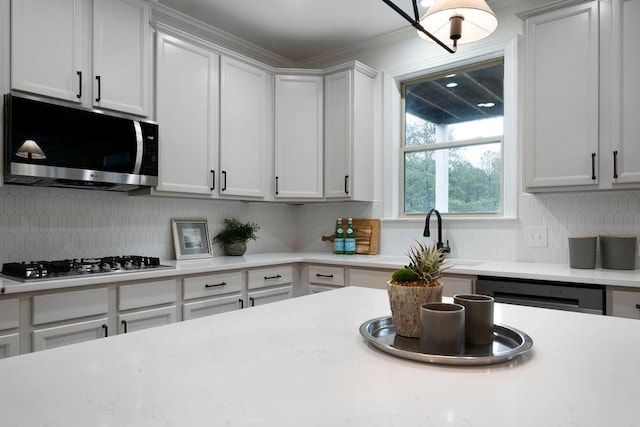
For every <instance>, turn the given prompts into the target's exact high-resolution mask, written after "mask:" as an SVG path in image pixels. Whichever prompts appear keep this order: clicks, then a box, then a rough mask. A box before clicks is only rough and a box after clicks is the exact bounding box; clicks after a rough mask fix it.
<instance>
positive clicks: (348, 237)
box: [344, 218, 356, 255]
mask: <svg viewBox="0 0 640 427" xmlns="http://www.w3.org/2000/svg"><path fill="white" fill-rule="evenodd" d="M344 253H345V254H346V255H355V254H356V230H355V229H354V228H353V219H351V218H349V219H348V220H347V230H346V231H345V233H344Z"/></svg>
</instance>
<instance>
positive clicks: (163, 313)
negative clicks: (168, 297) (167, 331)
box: [118, 305, 177, 334]
mask: <svg viewBox="0 0 640 427" xmlns="http://www.w3.org/2000/svg"><path fill="white" fill-rule="evenodd" d="M176 311H177V308H176V306H175V305H171V306H169V307H160V308H152V309H149V310H140V311H135V312H133V313H127V314H119V315H118V333H120V334H126V333H129V332H134V331H140V330H142V329H147V328H154V327H156V326H163V325H168V324H170V323H174V322H175V321H176Z"/></svg>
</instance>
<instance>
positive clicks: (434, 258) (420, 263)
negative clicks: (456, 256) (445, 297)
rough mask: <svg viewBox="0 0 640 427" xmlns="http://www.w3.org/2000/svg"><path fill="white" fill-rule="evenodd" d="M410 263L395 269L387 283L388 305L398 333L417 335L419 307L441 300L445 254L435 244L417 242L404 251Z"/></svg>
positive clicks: (413, 336)
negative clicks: (441, 281)
mask: <svg viewBox="0 0 640 427" xmlns="http://www.w3.org/2000/svg"><path fill="white" fill-rule="evenodd" d="M407 255H408V256H409V265H407V266H405V267H404V268H401V269H399V270H396V271H394V272H393V274H392V275H391V280H390V281H389V282H388V291H389V304H390V306H391V316H392V318H393V325H394V326H395V328H396V333H397V334H398V335H401V336H404V337H410V338H419V337H420V306H421V305H423V304H426V303H428V302H441V301H442V283H440V282H439V281H438V279H439V278H440V277H441V275H442V270H443V266H444V261H445V258H444V254H443V253H442V250H441V249H438V248H437V247H436V245H433V246H427V245H425V244H422V243H420V242H416V244H415V245H414V246H412V247H411V248H410V249H409V252H407Z"/></svg>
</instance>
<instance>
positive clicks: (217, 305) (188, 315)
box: [182, 294, 244, 320]
mask: <svg viewBox="0 0 640 427" xmlns="http://www.w3.org/2000/svg"><path fill="white" fill-rule="evenodd" d="M243 305H244V301H243V299H242V296H241V295H240V294H236V295H229V296H225V297H220V298H213V299H208V300H205V301H196V302H188V303H186V304H185V305H184V306H183V307H182V320H190V319H197V318H199V317H205V316H211V315H213V314H218V313H226V312H227V311H233V310H239V309H241V308H242V307H243Z"/></svg>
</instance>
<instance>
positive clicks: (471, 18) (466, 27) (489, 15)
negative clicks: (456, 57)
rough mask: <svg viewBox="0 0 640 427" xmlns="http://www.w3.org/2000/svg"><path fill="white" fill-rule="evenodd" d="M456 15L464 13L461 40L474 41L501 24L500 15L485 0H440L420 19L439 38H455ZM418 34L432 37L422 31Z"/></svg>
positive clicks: (425, 37)
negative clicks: (453, 33)
mask: <svg viewBox="0 0 640 427" xmlns="http://www.w3.org/2000/svg"><path fill="white" fill-rule="evenodd" d="M453 17H461V18H462V20H461V25H462V27H461V31H460V32H459V38H458V44H462V43H471V42H474V41H477V40H480V39H483V38H485V37H487V36H488V35H489V34H491V33H493V32H494V31H495V29H496V28H497V27H498V19H497V18H496V15H495V14H494V13H493V11H492V10H491V8H490V7H489V6H488V5H487V3H486V2H485V1H484V0H437V1H436V2H435V4H434V5H433V6H431V7H430V8H429V10H428V11H427V13H426V14H425V15H424V16H423V17H422V19H421V20H420V25H422V26H423V27H424V29H425V30H427V31H428V32H430V33H431V34H433V35H434V36H435V37H436V38H438V39H439V40H441V41H443V42H446V40H449V39H453V38H455V37H457V36H454V35H452V34H451V32H452V31H451V28H452V25H453V27H454V28H455V24H456V21H458V22H460V21H459V20H455V19H454V20H453V21H452V20H451V18H453ZM418 35H419V36H420V37H422V38H423V39H425V40H431V39H430V38H429V37H427V35H426V34H424V33H423V32H422V31H418Z"/></svg>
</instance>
